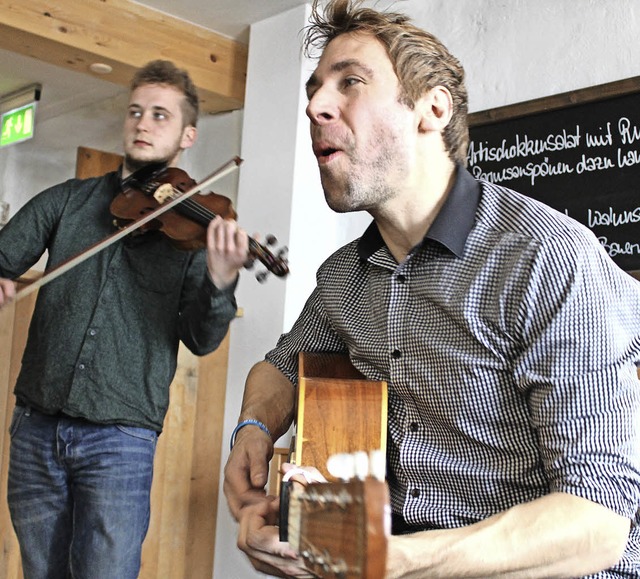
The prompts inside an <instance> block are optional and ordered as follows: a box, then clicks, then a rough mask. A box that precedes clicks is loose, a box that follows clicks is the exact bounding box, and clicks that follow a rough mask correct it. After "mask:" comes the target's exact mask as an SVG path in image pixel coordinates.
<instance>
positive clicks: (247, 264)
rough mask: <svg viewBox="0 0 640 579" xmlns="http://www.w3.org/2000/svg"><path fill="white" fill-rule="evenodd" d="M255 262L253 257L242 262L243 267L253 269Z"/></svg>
mask: <svg viewBox="0 0 640 579" xmlns="http://www.w3.org/2000/svg"><path fill="white" fill-rule="evenodd" d="M255 264H256V260H255V259H251V258H250V259H247V261H245V262H244V268H245V269H253V266H254V265H255Z"/></svg>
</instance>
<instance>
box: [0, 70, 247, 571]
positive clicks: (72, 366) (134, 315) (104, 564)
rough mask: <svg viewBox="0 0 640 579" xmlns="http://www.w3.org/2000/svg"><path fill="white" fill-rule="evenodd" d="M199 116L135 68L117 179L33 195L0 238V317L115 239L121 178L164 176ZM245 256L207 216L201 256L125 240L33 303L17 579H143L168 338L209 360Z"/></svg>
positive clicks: (21, 417)
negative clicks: (62, 268)
mask: <svg viewBox="0 0 640 579" xmlns="http://www.w3.org/2000/svg"><path fill="white" fill-rule="evenodd" d="M197 118H198V96H197V91H196V88H195V86H194V84H193V82H192V81H191V79H190V77H189V75H188V73H187V72H186V71H183V70H180V69H178V68H176V67H175V66H174V65H173V63H171V62H168V61H153V62H150V63H149V64H147V65H146V66H144V67H143V68H142V69H140V70H139V71H138V72H137V74H136V75H135V76H134V78H133V81H132V83H131V95H130V99H129V106H128V110H127V115H126V119H125V122H124V162H123V165H122V167H121V169H120V170H119V171H117V172H113V173H109V174H107V175H105V176H103V177H99V178H92V179H86V180H77V179H71V180H69V181H67V182H65V183H62V184H59V185H57V186H54V187H51V188H49V189H47V190H45V191H43V192H42V193H40V194H39V195H37V196H35V197H34V198H33V199H31V200H30V201H29V202H27V203H26V204H25V206H24V207H23V208H22V209H21V210H20V211H19V212H18V213H17V214H16V215H15V216H14V217H13V219H11V221H10V222H9V223H8V224H7V225H6V226H5V227H4V228H3V229H2V230H1V231H0V278H2V279H0V306H4V305H6V304H7V303H8V302H10V301H11V300H12V299H13V298H14V296H15V295H16V290H15V284H14V282H13V281H11V280H14V279H16V278H17V277H18V276H20V275H21V274H23V273H24V272H25V271H27V270H28V269H29V268H30V267H31V266H33V265H34V264H35V263H36V262H37V261H38V259H39V258H40V256H41V255H42V254H43V253H44V252H45V251H47V252H48V264H47V269H50V268H52V267H55V266H56V265H58V264H60V263H61V262H64V261H65V260H67V259H69V258H70V257H72V256H75V255H77V254H78V253H80V252H81V251H82V250H83V249H85V248H87V247H90V246H91V245H93V244H94V243H96V242H98V241H100V240H102V239H104V238H106V237H108V236H109V235H111V234H112V233H113V232H114V225H113V217H112V216H111V215H110V212H109V208H110V204H111V202H112V200H113V199H114V197H115V196H116V195H117V194H118V193H119V192H120V190H121V183H122V181H123V180H124V179H125V178H127V177H129V176H130V175H131V174H132V173H133V172H135V171H137V170H139V169H143V168H145V167H147V166H149V164H152V163H153V164H156V163H162V164H166V165H168V166H175V165H176V164H177V163H178V161H179V159H180V155H181V153H182V151H183V150H185V149H188V148H189V147H191V146H192V145H193V144H194V143H195V141H196V136H197V129H196V122H197ZM247 253H248V238H247V235H246V233H244V231H242V230H240V229H238V227H237V226H236V224H235V222H234V221H230V220H224V219H222V218H221V217H216V218H215V219H213V220H212V221H211V223H210V224H209V226H208V228H207V231H206V248H205V249H202V250H194V251H183V250H180V249H177V248H175V247H174V246H173V245H172V244H171V242H170V240H169V239H168V238H167V237H166V236H164V235H163V234H162V233H160V232H158V231H148V232H145V233H143V234H139V235H130V236H126V237H124V238H123V239H121V240H119V241H117V242H116V243H114V244H112V245H110V246H108V247H106V248H105V249H104V250H103V251H101V252H99V253H97V254H96V255H93V256H92V257H91V258H89V259H87V260H86V261H83V262H82V263H80V264H79V265H77V266H76V267H74V268H73V269H71V270H69V271H67V272H66V273H64V274H63V275H61V276H59V277H57V278H56V279H54V280H53V281H51V282H49V283H48V284H46V285H44V286H43V287H42V288H41V289H40V290H39V294H38V298H37V302H36V306H35V311H34V314H33V319H32V321H31V326H30V330H29V337H28V341H27V345H26V348H25V352H24V357H23V361H22V369H21V371H20V374H19V376H18V379H17V383H16V387H15V395H16V410H15V413H14V416H13V420H12V424H11V455H10V466H9V483H8V502H9V509H10V512H11V518H12V522H13V525H14V528H15V531H16V534H17V536H18V540H19V543H20V550H21V554H22V563H23V570H24V576H25V579H63V578H66V577H70V576H73V577H74V578H85V579H87V578H90V577H91V578H94V577H99V578H100V579H109V578H113V579H135V578H136V577H137V576H138V572H139V568H140V553H141V546H142V542H143V540H144V537H145V534H146V532H147V528H148V523H149V498H150V489H151V480H152V471H153V459H154V452H155V448H156V441H157V438H158V435H159V433H160V432H161V430H162V426H163V420H164V416H165V413H166V411H167V407H168V404H169V385H170V383H171V381H172V379H173V376H174V373H175V369H176V358H177V352H178V344H179V341H182V342H183V343H184V344H185V345H186V346H187V347H188V348H189V349H190V350H191V351H192V352H193V353H194V354H196V355H204V354H207V353H209V352H212V351H213V350H215V349H216V348H217V347H218V345H219V344H220V342H221V341H222V339H223V338H224V336H225V334H226V333H227V330H228V327H229V323H230V322H231V320H232V319H233V318H234V316H235V313H236V302H235V297H234V292H235V287H236V284H237V279H238V272H239V270H240V269H241V268H242V266H243V264H244V263H245V261H246V258H247Z"/></svg>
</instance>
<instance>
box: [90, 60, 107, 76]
mask: <svg viewBox="0 0 640 579" xmlns="http://www.w3.org/2000/svg"><path fill="white" fill-rule="evenodd" d="M89 70H90V71H91V72H95V73H96V74H109V73H110V72H112V71H113V67H111V66H109V65H108V64H105V63H104V62H94V63H93V64H92V65H91V66H89Z"/></svg>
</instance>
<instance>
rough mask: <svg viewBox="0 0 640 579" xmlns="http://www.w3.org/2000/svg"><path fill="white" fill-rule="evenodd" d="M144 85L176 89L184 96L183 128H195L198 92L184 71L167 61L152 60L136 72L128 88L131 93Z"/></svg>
mask: <svg viewBox="0 0 640 579" xmlns="http://www.w3.org/2000/svg"><path fill="white" fill-rule="evenodd" d="M146 84H166V85H168V86H173V87H175V88H177V89H178V90H179V91H180V92H181V93H182V94H183V95H184V102H183V103H182V116H183V121H184V126H185V127H186V126H188V125H191V126H193V127H195V126H196V123H197V122H198V112H199V102H198V90H197V89H196V86H195V84H193V81H192V80H191V77H190V76H189V73H188V72H187V71H186V70H183V69H180V68H178V67H177V66H176V65H175V64H173V62H171V61H169V60H152V61H151V62H148V63H147V64H145V65H144V66H143V67H142V68H141V69H139V70H138V71H137V72H136V74H135V75H134V76H133V79H132V80H131V85H130V87H129V88H130V89H131V91H132V92H133V91H134V90H135V89H137V88H138V87H140V86H143V85H146Z"/></svg>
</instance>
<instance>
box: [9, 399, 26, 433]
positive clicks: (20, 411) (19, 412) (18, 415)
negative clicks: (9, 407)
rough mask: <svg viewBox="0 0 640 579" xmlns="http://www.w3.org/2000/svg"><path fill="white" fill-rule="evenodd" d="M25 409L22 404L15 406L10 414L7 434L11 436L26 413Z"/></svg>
mask: <svg viewBox="0 0 640 579" xmlns="http://www.w3.org/2000/svg"><path fill="white" fill-rule="evenodd" d="M26 412H27V409H26V408H25V407H24V406H16V407H15V408H14V409H13V414H12V415H11V423H10V424H9V436H13V435H14V434H15V433H16V432H17V431H18V427H19V426H20V422H21V421H22V417H23V416H24V415H25V414H26Z"/></svg>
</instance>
